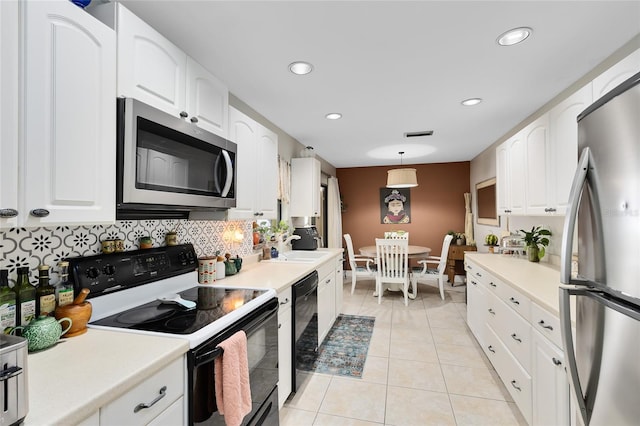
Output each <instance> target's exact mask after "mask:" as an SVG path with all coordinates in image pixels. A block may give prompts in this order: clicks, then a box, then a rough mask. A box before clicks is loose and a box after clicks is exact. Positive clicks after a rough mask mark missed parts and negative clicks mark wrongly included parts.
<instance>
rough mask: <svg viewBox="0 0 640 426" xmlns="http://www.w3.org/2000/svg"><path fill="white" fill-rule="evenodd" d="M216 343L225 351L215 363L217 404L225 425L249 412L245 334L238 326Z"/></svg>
mask: <svg viewBox="0 0 640 426" xmlns="http://www.w3.org/2000/svg"><path fill="white" fill-rule="evenodd" d="M218 346H219V347H221V348H222V349H223V351H224V352H223V354H222V356H219V357H218V358H216V359H215V364H214V375H215V387H216V405H217V406H218V412H219V413H220V414H222V415H224V422H225V423H226V425H227V426H238V425H240V424H241V423H242V419H243V418H244V416H246V415H247V414H249V413H250V412H251V388H250V386H249V359H248V357H247V335H246V334H245V333H244V331H242V330H240V331H238V332H237V333H235V334H234V335H233V336H231V337H229V338H228V339H227V340H224V341H222V342H220V344H219V345H218Z"/></svg>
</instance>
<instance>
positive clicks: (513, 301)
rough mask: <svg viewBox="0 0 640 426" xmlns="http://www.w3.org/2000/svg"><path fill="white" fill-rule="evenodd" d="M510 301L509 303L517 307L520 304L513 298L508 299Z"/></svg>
mask: <svg viewBox="0 0 640 426" xmlns="http://www.w3.org/2000/svg"><path fill="white" fill-rule="evenodd" d="M509 300H510V301H511V303H513V304H516V305H519V304H520V302H518V301H517V300H516V299H514V298H513V297H512V298H510V299H509Z"/></svg>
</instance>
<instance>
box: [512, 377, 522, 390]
mask: <svg viewBox="0 0 640 426" xmlns="http://www.w3.org/2000/svg"><path fill="white" fill-rule="evenodd" d="M517 383H518V382H516V381H515V380H512V381H511V386H513V387H514V388H515V389H516V390H517V391H518V392H522V389H520V387H519V386H518V385H517Z"/></svg>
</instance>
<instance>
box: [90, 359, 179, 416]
mask: <svg viewBox="0 0 640 426" xmlns="http://www.w3.org/2000/svg"><path fill="white" fill-rule="evenodd" d="M184 372H185V359H184V357H180V358H178V359H176V360H175V361H173V362H172V363H171V364H169V365H167V366H166V367H164V368H163V369H162V370H160V371H159V372H157V373H156V374H154V375H153V376H151V377H149V378H148V379H146V380H145V381H144V382H142V383H140V384H139V385H137V386H136V387H134V388H133V389H131V390H130V391H128V392H126V393H125V394H124V395H122V396H120V397H119V398H117V399H116V400H115V401H112V402H110V403H109V404H107V405H105V406H104V407H101V408H100V425H148V424H155V425H170V424H171V425H175V424H183V423H184V421H185V409H184V398H183V396H184ZM145 406H146V407H145Z"/></svg>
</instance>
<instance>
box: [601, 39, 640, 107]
mask: <svg viewBox="0 0 640 426" xmlns="http://www.w3.org/2000/svg"><path fill="white" fill-rule="evenodd" d="M638 72H640V49H638V50H636V51H635V52H633V53H632V54H630V55H629V56H627V57H626V58H624V59H623V60H621V61H620V62H618V63H617V64H615V65H614V66H612V67H611V68H609V69H608V70H606V71H605V72H603V73H602V74H600V75H599V76H598V77H596V78H594V79H593V100H594V101H597V100H598V99H600V98H601V97H602V96H603V95H605V94H607V93H608V92H609V91H610V90H611V89H613V88H614V87H616V86H617V85H618V84H620V83H622V82H623V81H625V80H626V79H628V78H629V77H631V76H633V75H634V74H637V73H638Z"/></svg>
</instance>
